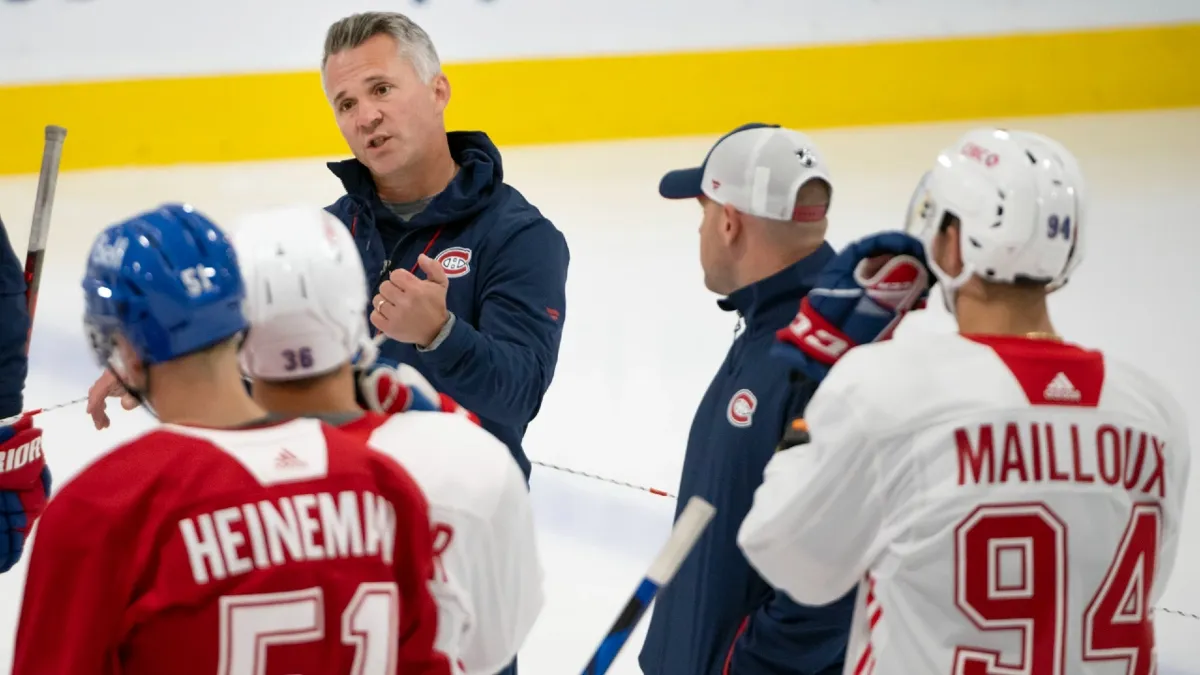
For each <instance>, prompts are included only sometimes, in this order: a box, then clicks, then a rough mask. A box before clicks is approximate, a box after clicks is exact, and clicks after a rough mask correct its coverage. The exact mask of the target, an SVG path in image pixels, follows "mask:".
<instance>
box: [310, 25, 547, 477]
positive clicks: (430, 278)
mask: <svg viewBox="0 0 1200 675" xmlns="http://www.w3.org/2000/svg"><path fill="white" fill-rule="evenodd" d="M324 51H325V53H324V57H323V59H322V64H321V71H322V76H323V81H324V87H325V94H326V97H327V98H328V100H329V103H330V105H331V106H332V108H333V112H334V116H335V117H336V119H337V123H338V128H339V129H340V130H341V132H342V136H343V137H345V139H346V142H347V143H348V144H349V145H350V148H351V150H352V151H353V153H354V159H349V160H345V161H341V162H332V163H330V164H329V168H330V170H332V171H333V173H334V174H335V175H336V176H337V177H338V178H340V179H341V181H342V184H343V186H344V187H345V189H346V194H345V196H343V197H342V198H341V199H339V200H337V202H336V203H334V204H332V205H331V206H329V207H327V208H328V210H329V211H330V212H331V213H333V214H334V215H336V216H338V218H340V219H341V220H342V221H343V222H344V223H345V224H346V226H347V227H348V228H350V231H351V233H353V235H354V239H355V242H356V243H357V245H358V249H359V251H360V252H361V253H362V257H363V263H364V265H365V266H366V272H367V283H368V284H369V285H370V291H371V295H373V296H374V298H373V300H372V307H371V308H370V310H369V311H370V320H371V324H372V325H373V326H374V327H375V329H376V330H378V331H380V332H382V333H383V334H384V335H386V336H387V337H388V338H390V339H389V340H388V341H387V342H386V343H385V344H384V345H383V347H382V350H381V353H380V356H381V358H382V359H383V360H385V361H392V362H399V363H408V364H410V365H412V366H413V367H415V368H417V370H419V371H420V372H421V373H422V374H423V375H425V377H427V378H428V379H429V380H430V382H432V383H433V385H434V386H435V387H436V388H437V389H438V390H439V391H441V392H444V393H446V394H448V395H450V396H451V397H453V398H454V399H456V400H457V401H458V402H459V403H461V404H462V405H463V406H465V407H467V408H469V409H470V410H472V411H474V412H475V413H476V414H478V415H479V417H480V418H481V420H482V423H483V426H484V428H486V429H487V430H488V431H490V432H492V433H493V434H494V435H495V436H496V437H497V438H499V439H500V440H501V441H503V442H504V443H505V444H506V445H507V446H508V447H509V449H510V450H511V451H512V453H513V456H514V457H515V458H516V460H517V462H518V463H519V464H520V465H521V470H522V471H523V472H524V473H525V476H526V478H527V479H528V477H529V471H530V464H529V460H528V459H527V458H526V457H525V452H524V450H523V449H522V447H521V441H522V438H523V436H524V434H525V429H526V428H527V426H528V424H529V422H530V421H531V420H532V419H533V418H534V416H536V415H537V412H538V409H539V408H540V406H541V403H542V397H543V396H544V395H545V393H546V390H547V388H548V387H549V386H550V382H551V380H552V378H553V375H554V369H555V365H556V362H557V360H558V350H559V343H560V340H561V337H562V329H563V322H564V321H565V320H566V297H565V294H566V288H565V287H566V279H567V266H568V263H569V259H570V253H569V251H568V248H567V243H566V240H565V239H564V238H563V235H562V234H561V233H560V232H559V231H558V230H557V229H556V228H555V226H554V225H553V224H552V223H551V222H550V221H549V220H547V219H546V218H545V217H544V216H543V215H542V214H541V213H540V212H539V211H538V209H537V208H536V207H534V206H533V205H532V204H530V203H529V202H528V201H526V199H525V198H524V197H523V196H522V195H521V193H520V192H518V191H517V190H516V189H515V188H513V187H512V186H510V185H508V184H507V183H505V182H504V180H503V178H504V173H503V169H502V166H501V161H500V152H499V151H498V150H497V149H496V146H495V145H493V144H492V142H491V140H489V139H488V137H487V135H486V134H484V133H482V132H474V131H472V132H462V131H458V132H450V133H447V132H446V127H445V120H444V116H443V113H444V111H445V109H446V106H447V104H448V103H449V102H450V82H449V80H448V79H447V78H446V75H445V74H444V73H443V72H442V70H441V64H440V62H439V59H438V55H437V51H436V50H435V49H434V46H433V43H432V42H431V40H430V38H429V36H428V35H427V34H426V33H425V31H424V30H422V29H421V27H420V26H418V25H416V24H415V23H413V22H412V21H411V20H410V19H409V18H408V17H406V16H404V15H403V14H398V13H386V12H378V13H375V12H372V13H363V14H355V15H352V16H349V17H347V18H344V19H342V20H340V21H338V22H337V23H335V24H333V25H332V26H330V28H329V30H328V32H327V34H326V37H325V50H324Z"/></svg>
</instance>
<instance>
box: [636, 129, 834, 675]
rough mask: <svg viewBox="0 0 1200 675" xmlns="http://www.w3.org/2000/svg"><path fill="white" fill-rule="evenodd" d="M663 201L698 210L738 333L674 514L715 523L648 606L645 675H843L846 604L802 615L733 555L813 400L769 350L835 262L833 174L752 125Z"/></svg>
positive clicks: (788, 138)
mask: <svg viewBox="0 0 1200 675" xmlns="http://www.w3.org/2000/svg"><path fill="white" fill-rule="evenodd" d="M659 192H660V193H661V194H662V196H664V197H666V198H668V199H697V200H699V202H700V206H701V208H702V209H703V220H702V222H701V224H700V264H701V266H702V267H703V269H704V281H705V285H706V286H707V287H708V289H709V290H710V291H713V292H714V293H719V294H721V295H724V296H725V297H724V298H723V299H722V300H720V302H719V303H718V305H719V307H720V308H721V309H723V310H725V311H728V312H737V314H738V318H739V321H744V322H745V328H744V330H743V331H742V332H741V334H740V335H739V336H738V337H737V338H735V339H734V341H733V345H732V346H731V347H730V348H729V353H728V355H727V356H726V357H725V362H724V363H722V364H721V367H720V370H718V371H717V374H716V376H715V377H714V379H713V381H712V384H710V385H709V388H708V391H707V392H705V394H704V398H703V399H702V400H701V402H700V407H699V409H698V410H697V411H696V416H695V418H694V420H693V422H692V427H691V431H690V433H689V435H688V445H687V453H686V455H685V457H684V462H683V476H682V478H681V480H680V486H679V500H678V504H679V505H683V504H686V503H687V501H688V499H689V498H691V497H692V496H693V495H697V496H700V497H702V498H704V499H706V500H708V501H709V502H710V503H712V504H713V505H714V506H716V507H717V515H716V518H715V519H714V520H713V521H712V524H711V525H710V526H709V528H708V530H707V531H706V532H705V534H704V536H703V537H702V538H701V539H700V541H699V542H698V543H697V546H696V549H697V550H694V551H692V553H691V554H690V555H689V556H688V557H687V560H685V561H684V563H683V566H682V567H681V568H680V570H679V573H678V574H677V575H676V577H675V578H674V580H672V582H671V584H670V585H669V586H667V587H666V588H665V589H664V590H663V592H662V594H661V595H660V596H659V598H658V600H657V601H656V603H655V608H654V613H653V615H652V616H651V620H650V628H649V631H648V633H647V635H646V642H645V645H644V646H643V648H642V652H641V655H640V656H639V659H638V660H639V662H640V664H641V667H642V672H643V673H645V675H675V674H676V673H696V674H701V675H714V674H723V673H730V674H731V675H745V674H751V675H758V674H760V673H762V674H766V673H771V674H772V675H774V674H778V673H805V674H814V673H821V674H826V673H828V674H839V675H840V673H841V672H842V664H843V661H844V659H845V650H846V643H847V640H848V636H849V634H848V632H849V626H850V619H851V615H852V612H853V597H852V595H848V596H847V597H846V598H843V599H841V600H839V601H838V602H837V603H835V604H832V605H829V606H825V607H803V606H800V605H797V604H796V603H794V602H792V601H791V600H790V599H789V598H788V597H787V596H786V595H784V594H783V593H782V592H777V591H775V590H773V589H772V588H771V587H770V586H769V585H768V584H767V583H766V582H764V581H763V580H762V578H760V577H759V576H758V575H757V574H756V573H755V572H754V571H753V570H752V569H751V567H750V565H749V563H748V562H747V561H746V559H745V557H744V556H743V555H742V552H741V550H740V549H738V547H737V531H738V527H739V526H740V525H741V523H742V519H743V518H744V517H745V516H746V513H748V512H749V510H750V506H751V504H752V502H753V498H754V490H755V488H756V487H757V486H758V485H759V484H760V483H761V482H762V477H763V469H764V468H765V467H766V465H767V461H768V460H769V459H770V457H771V455H772V454H773V452H774V450H775V447H776V446H777V444H778V442H779V439H780V438H781V436H782V435H783V430H784V425H785V424H786V422H787V420H790V419H792V418H793V417H795V416H797V415H799V414H800V413H801V412H802V411H803V409H804V406H805V405H806V404H807V403H808V398H809V397H810V396H811V395H812V392H813V391H814V390H815V388H816V384H815V383H811V382H806V381H799V382H791V381H790V379H789V373H788V370H789V369H788V368H786V367H784V366H783V365H782V364H781V363H780V362H779V361H777V360H776V359H775V358H773V357H771V356H769V355H768V350H769V349H770V347H771V346H772V344H773V343H774V342H775V331H777V330H778V329H780V328H783V327H785V326H787V325H788V324H789V323H790V322H791V320H792V318H793V317H794V316H795V315H796V310H797V308H798V307H799V305H800V299H801V298H802V297H804V296H805V294H807V293H808V291H809V290H810V289H811V288H812V287H813V285H814V284H815V283H816V278H817V274H818V272H820V270H821V269H822V268H823V267H824V266H825V265H826V263H827V262H829V261H830V260H831V259H832V258H833V257H834V251H833V248H832V247H831V246H830V245H829V244H828V243H826V242H825V230H826V228H827V226H828V223H827V220H826V211H827V209H828V206H829V200H830V197H831V193H832V185H831V182H830V178H829V172H828V170H827V168H826V166H825V163H824V160H823V159H822V157H821V154H820V152H819V151H818V150H817V148H816V146H815V145H814V144H813V142H812V141H811V140H810V139H809V138H808V137H807V136H805V135H804V134H801V133H799V132H796V131H792V130H790V129H784V128H780V127H778V126H775V125H764V124H748V125H745V126H742V127H739V128H737V129H735V130H734V131H732V132H730V133H729V134H727V135H725V136H724V137H722V138H721V139H720V140H719V141H717V143H716V145H715V146H713V148H712V150H710V151H709V153H708V157H707V158H705V160H704V163H703V164H702V165H701V166H700V167H698V168H694V169H683V170H679V171H672V172H670V173H668V174H667V175H666V176H664V177H663V179H662V183H661V184H660V186H659ZM675 515H676V517H678V516H679V514H678V512H677V513H676V514H675Z"/></svg>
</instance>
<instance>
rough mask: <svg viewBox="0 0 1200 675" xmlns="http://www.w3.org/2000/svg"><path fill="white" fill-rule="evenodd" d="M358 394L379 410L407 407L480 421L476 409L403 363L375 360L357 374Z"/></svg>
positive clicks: (397, 410) (360, 398)
mask: <svg viewBox="0 0 1200 675" xmlns="http://www.w3.org/2000/svg"><path fill="white" fill-rule="evenodd" d="M358 394H359V403H360V404H362V405H363V406H364V407H366V408H367V409H368V410H372V411H374V412H378V413H389V414H390V413H399V412H406V411H409V410H424V411H430V412H446V413H454V414H458V415H463V416H464V417H466V418H468V419H470V420H471V421H472V422H474V423H475V424H479V417H477V416H476V415H475V413H472V412H471V411H469V410H467V409H466V408H464V407H462V406H461V405H459V404H458V402H457V401H455V400H454V399H452V398H450V397H449V396H447V395H445V394H442V393H439V392H438V391H437V390H436V389H434V388H433V385H432V384H430V383H429V380H427V379H425V377H424V376H423V375H421V373H419V372H417V369H416V368H413V367H412V366H410V365H408V364H406V363H401V364H399V365H395V366H392V365H389V364H386V363H382V362H377V363H376V364H375V365H374V367H372V368H371V369H370V370H369V371H367V372H366V373H363V374H360V375H359V376H358Z"/></svg>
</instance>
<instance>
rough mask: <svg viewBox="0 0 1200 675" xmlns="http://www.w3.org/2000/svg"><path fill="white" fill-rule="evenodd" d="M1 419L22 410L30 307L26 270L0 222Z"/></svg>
mask: <svg viewBox="0 0 1200 675" xmlns="http://www.w3.org/2000/svg"><path fill="white" fill-rule="evenodd" d="M0 316H2V317H4V320H3V321H0V418H2V417H11V416H13V415H16V414H17V413H19V412H21V406H22V404H23V403H24V401H23V400H22V394H23V393H24V391H25V376H26V375H27V374H28V372H29V359H28V358H26V356H25V339H26V338H27V337H28V336H29V310H28V308H27V307H26V306H25V269H24V267H22V265H21V260H20V259H19V258H18V257H17V254H16V252H15V251H13V248H12V244H11V243H10V242H9V240H8V230H6V229H4V223H3V221H0Z"/></svg>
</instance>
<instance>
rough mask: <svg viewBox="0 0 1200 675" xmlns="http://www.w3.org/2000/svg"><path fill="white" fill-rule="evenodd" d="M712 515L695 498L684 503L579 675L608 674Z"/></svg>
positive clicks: (704, 502) (711, 510) (707, 504)
mask: <svg viewBox="0 0 1200 675" xmlns="http://www.w3.org/2000/svg"><path fill="white" fill-rule="evenodd" d="M716 512H717V510H716V509H715V508H713V505H712V504H709V503H708V502H706V501H704V500H703V499H701V498H699V497H692V498H691V499H689V500H688V503H687V506H685V507H684V509H683V513H681V514H679V520H677V521H675V528H674V529H673V530H671V537H670V538H669V539H667V543H666V544H664V545H663V547H662V550H661V551H659V553H658V557H657V558H655V559H654V562H653V563H651V564H650V569H649V570H648V571H647V572H646V576H644V577H642V581H641V583H640V584H638V587H637V589H636V590H635V591H634V592H633V595H632V596H630V597H629V602H627V603H625V608H624V609H622V610H621V614H620V615H619V616H617V620H616V621H614V622H613V624H612V626H611V627H610V628H609V629H608V634H607V635H605V636H604V639H603V640H602V641H601V642H600V646H599V647H597V648H596V652H595V653H594V654H593V655H592V659H591V661H588V664H587V666H586V667H585V668H584V669H583V675H603V673H606V672H608V668H609V667H610V666H611V665H612V662H613V661H614V660H615V659H616V658H617V654H620V653H621V648H622V647H624V646H625V642H626V641H627V640H628V639H629V634H630V633H632V632H633V629H634V628H635V627H637V624H638V621H640V620H641V619H642V615H644V614H645V613H646V610H647V609H648V608H649V607H650V603H651V602H653V601H654V598H655V596H657V595H658V591H659V589H661V588H662V587H663V586H666V585H667V584H668V583H670V582H671V578H672V577H674V576H675V572H677V571H678V570H679V566H680V565H682V564H683V561H684V559H685V558H687V556H688V554H689V553H691V551H692V547H693V546H695V545H696V541H697V540H699V539H700V535H701V534H703V533H704V528H706V527H708V523H709V521H711V520H712V518H713V516H714V515H715V514H716Z"/></svg>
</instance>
